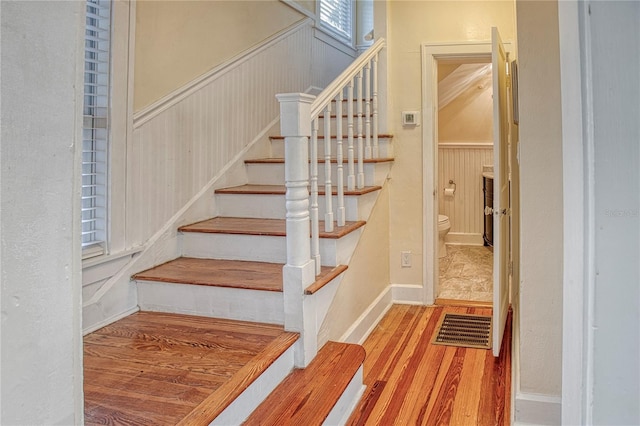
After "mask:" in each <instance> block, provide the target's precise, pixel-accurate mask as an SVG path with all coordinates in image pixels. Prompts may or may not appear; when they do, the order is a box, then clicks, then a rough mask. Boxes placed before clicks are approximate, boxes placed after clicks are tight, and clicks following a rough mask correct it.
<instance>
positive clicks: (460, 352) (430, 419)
mask: <svg viewBox="0 0 640 426" xmlns="http://www.w3.org/2000/svg"><path fill="white" fill-rule="evenodd" d="M445 312H457V313H473V314H484V315H490V314H491V309H486V308H464V307H424V306H411V305H394V306H393V307H392V308H391V309H390V310H389V312H388V313H387V314H386V316H385V317H384V318H383V320H382V321H381V322H380V323H379V324H378V326H377V327H376V328H375V330H374V331H373V332H372V333H371V335H370V336H369V338H368V339H367V340H366V342H365V343H364V348H365V350H366V353H367V357H366V359H365V363H364V374H365V379H364V380H365V384H366V385H367V391H366V392H365V394H364V395H363V397H362V399H361V401H360V404H359V405H358V406H357V407H356V409H355V410H354V412H353V414H352V416H351V418H350V419H349V422H348V423H347V424H348V425H455V426H458V425H461V426H466V425H508V424H509V422H510V414H509V413H510V401H511V399H510V392H511V337H510V336H511V315H509V319H508V322H507V328H506V330H505V337H504V341H503V344H502V351H501V354H500V357H499V358H494V357H493V356H492V354H491V350H483V349H468V348H458V347H452V346H439V345H432V344H431V343H430V341H431V337H432V334H433V332H434V330H435V327H436V325H437V322H438V319H439V318H440V316H441V315H443V313H445Z"/></svg>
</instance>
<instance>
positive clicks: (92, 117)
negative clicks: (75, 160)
mask: <svg viewBox="0 0 640 426" xmlns="http://www.w3.org/2000/svg"><path fill="white" fill-rule="evenodd" d="M86 1H87V3H86V4H87V15H86V32H85V62H84V107H83V129H82V247H83V250H84V251H85V253H86V252H90V253H93V254H101V253H103V252H104V249H105V245H106V239H107V233H106V227H107V226H106V224H107V217H106V216H107V171H108V164H107V162H108V142H109V92H110V76H109V68H110V63H109V62H110V52H109V50H110V49H109V48H110V43H111V41H110V38H111V37H110V36H111V1H110V0H86ZM85 257H86V256H85Z"/></svg>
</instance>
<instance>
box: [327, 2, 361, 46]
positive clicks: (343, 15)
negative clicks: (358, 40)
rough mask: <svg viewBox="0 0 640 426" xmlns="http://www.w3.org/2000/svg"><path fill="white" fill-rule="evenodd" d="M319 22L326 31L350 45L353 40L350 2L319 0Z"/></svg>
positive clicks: (351, 6) (351, 3)
mask: <svg viewBox="0 0 640 426" xmlns="http://www.w3.org/2000/svg"><path fill="white" fill-rule="evenodd" d="M320 22H321V25H322V26H323V27H324V28H325V29H326V30H328V31H329V32H331V33H332V34H334V35H336V36H337V37H338V38H339V39H341V40H343V41H346V42H347V43H349V44H351V42H352V40H353V2H352V0H320Z"/></svg>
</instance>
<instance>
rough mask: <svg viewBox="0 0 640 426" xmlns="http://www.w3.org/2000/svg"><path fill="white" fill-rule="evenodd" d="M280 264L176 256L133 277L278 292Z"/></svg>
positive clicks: (279, 286)
mask: <svg viewBox="0 0 640 426" xmlns="http://www.w3.org/2000/svg"><path fill="white" fill-rule="evenodd" d="M283 266H284V265H282V264H280V263H267V262H249V261H243V260H220V259H198V258H193V257H179V258H177V259H175V260H172V261H170V262H167V263H164V264H162V265H159V266H156V267H154V268H151V269H147V270H146V271H142V272H139V273H137V274H135V275H134V276H133V279H135V280H142V281H160V282H167V283H176V284H195V285H207V286H215V287H229V288H242V289H249V290H263V291H280V292H281V291H282V267H283Z"/></svg>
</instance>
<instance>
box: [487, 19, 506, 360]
mask: <svg viewBox="0 0 640 426" xmlns="http://www.w3.org/2000/svg"><path fill="white" fill-rule="evenodd" d="M491 44H492V51H491V60H492V64H493V172H494V178H493V355H494V356H498V355H500V347H501V344H502V336H503V334H504V328H505V324H506V321H507V312H508V309H509V269H508V267H509V266H508V265H509V252H508V250H509V169H508V149H509V146H508V142H509V139H508V138H509V116H508V115H509V113H508V109H507V108H508V104H507V102H508V97H507V54H506V51H505V50H504V46H503V45H502V40H501V39H500V34H499V33H498V29H497V28H495V27H494V28H492V29H491Z"/></svg>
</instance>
